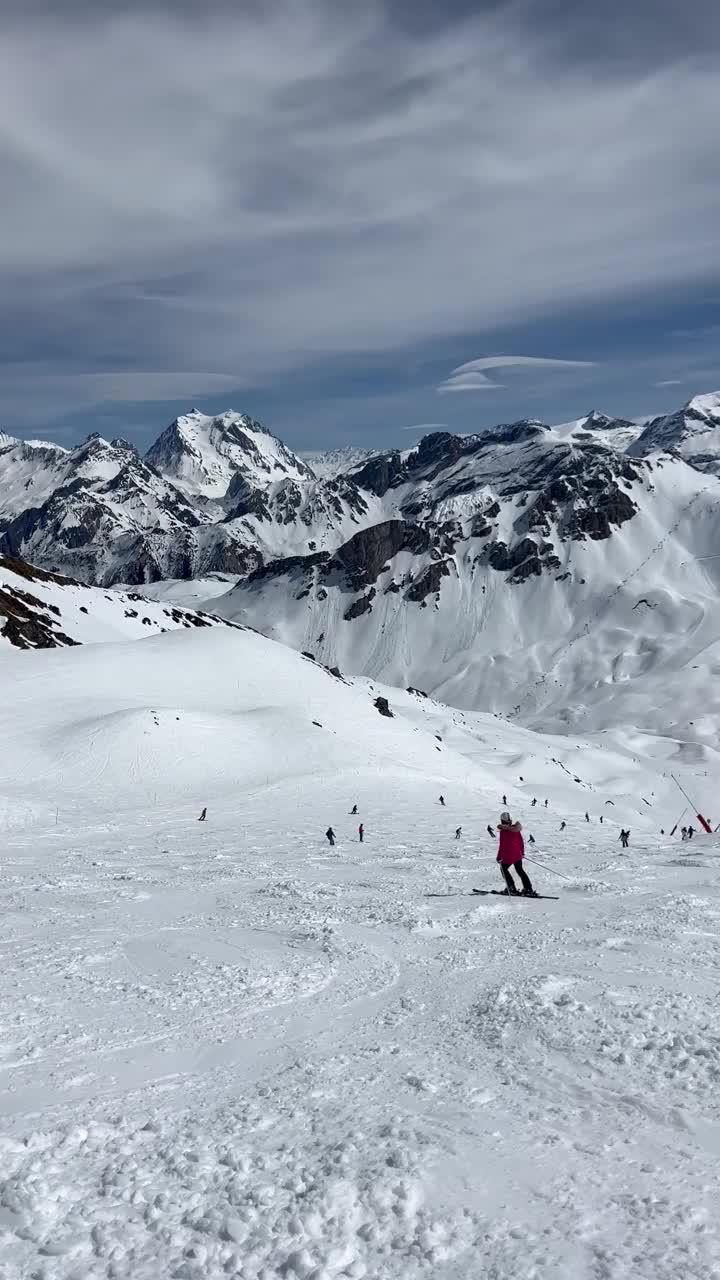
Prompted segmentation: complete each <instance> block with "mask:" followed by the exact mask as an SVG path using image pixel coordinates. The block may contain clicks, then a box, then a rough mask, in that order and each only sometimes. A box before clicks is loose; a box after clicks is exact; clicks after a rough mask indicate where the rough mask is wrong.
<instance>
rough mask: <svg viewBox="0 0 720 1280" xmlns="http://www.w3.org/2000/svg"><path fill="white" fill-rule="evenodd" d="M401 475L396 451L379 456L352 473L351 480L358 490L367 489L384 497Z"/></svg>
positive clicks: (399, 461)
mask: <svg viewBox="0 0 720 1280" xmlns="http://www.w3.org/2000/svg"><path fill="white" fill-rule="evenodd" d="M402 474H403V465H402V461H401V458H400V454H399V453H398V451H397V450H395V449H394V450H392V451H391V452H390V453H383V454H380V455H379V456H378V457H377V458H372V459H371V460H370V461H369V462H366V463H365V465H364V466H362V467H360V468H359V470H358V471H353V473H352V479H353V482H354V484H356V485H357V487H358V489H367V491H368V492H369V493H374V494H376V495H377V496H378V497H379V498H382V497H384V495H385V494H386V493H387V491H388V489H390V488H392V486H393V484H394V483H395V481H396V480H398V479H399V478H400V477H401V476H402Z"/></svg>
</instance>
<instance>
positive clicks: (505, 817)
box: [497, 813, 535, 898]
mask: <svg viewBox="0 0 720 1280" xmlns="http://www.w3.org/2000/svg"><path fill="white" fill-rule="evenodd" d="M498 833H499V836H500V845H499V848H498V855H497V860H498V862H499V863H500V870H501V871H502V874H503V879H504V881H505V884H506V885H507V891H508V893H518V888H517V885H516V884H515V881H514V880H513V878H512V873H511V871H510V868H511V867H514V868H515V870H516V871H517V873H518V875H519V877H520V881H521V883H522V892H523V893H525V894H526V895H527V896H528V897H529V898H530V897H534V896H535V890H534V889H533V887H532V884H531V883H530V880H529V878H528V876H527V873H526V872H525V870H524V869H523V858H524V856H525V841H524V840H523V838H522V827H521V825H520V823H519V822H513V820H512V818H511V817H510V814H509V813H501V814H500V822H499V824H498Z"/></svg>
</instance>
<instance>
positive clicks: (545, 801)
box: [545, 800, 547, 809]
mask: <svg viewBox="0 0 720 1280" xmlns="http://www.w3.org/2000/svg"><path fill="white" fill-rule="evenodd" d="M545 808H546V809H547V800H546V801H545Z"/></svg>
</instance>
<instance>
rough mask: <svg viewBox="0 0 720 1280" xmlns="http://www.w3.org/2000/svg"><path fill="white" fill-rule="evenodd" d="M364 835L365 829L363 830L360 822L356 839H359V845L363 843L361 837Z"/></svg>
mask: <svg viewBox="0 0 720 1280" xmlns="http://www.w3.org/2000/svg"><path fill="white" fill-rule="evenodd" d="M364 835H365V828H364V826H363V824H362V822H361V823H360V826H359V827H358V837H359V840H360V843H361V844H362V842H363V836H364Z"/></svg>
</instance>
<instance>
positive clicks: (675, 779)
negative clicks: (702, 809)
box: [670, 773, 712, 835]
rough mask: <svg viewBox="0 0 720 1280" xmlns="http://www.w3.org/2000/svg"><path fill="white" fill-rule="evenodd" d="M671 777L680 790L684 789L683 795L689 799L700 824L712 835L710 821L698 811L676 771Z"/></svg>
mask: <svg viewBox="0 0 720 1280" xmlns="http://www.w3.org/2000/svg"><path fill="white" fill-rule="evenodd" d="M670 777H671V778H672V780H673V782H674V783H675V786H676V787H677V789H678V791H682V793H683V795H684V797H685V799H686V800H687V802H688V804H689V805H690V808H691V809H692V810H693V811H694V813H695V816H696V818H697V820H698V822H699V823H700V826H701V827H702V828H703V830H704V831H707V832H708V834H709V835H712V827H711V826H710V823H709V822H708V821H707V820H706V819H705V818H703V816H702V814H701V813H698V811H697V809H696V808H695V805H694V804H693V802H692V800H691V799H690V797H689V795H688V793H687V791H686V790H685V788H684V787H681V786H680V783H679V782H678V780H677V778H676V777H675V774H674V773H671V774H670Z"/></svg>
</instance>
